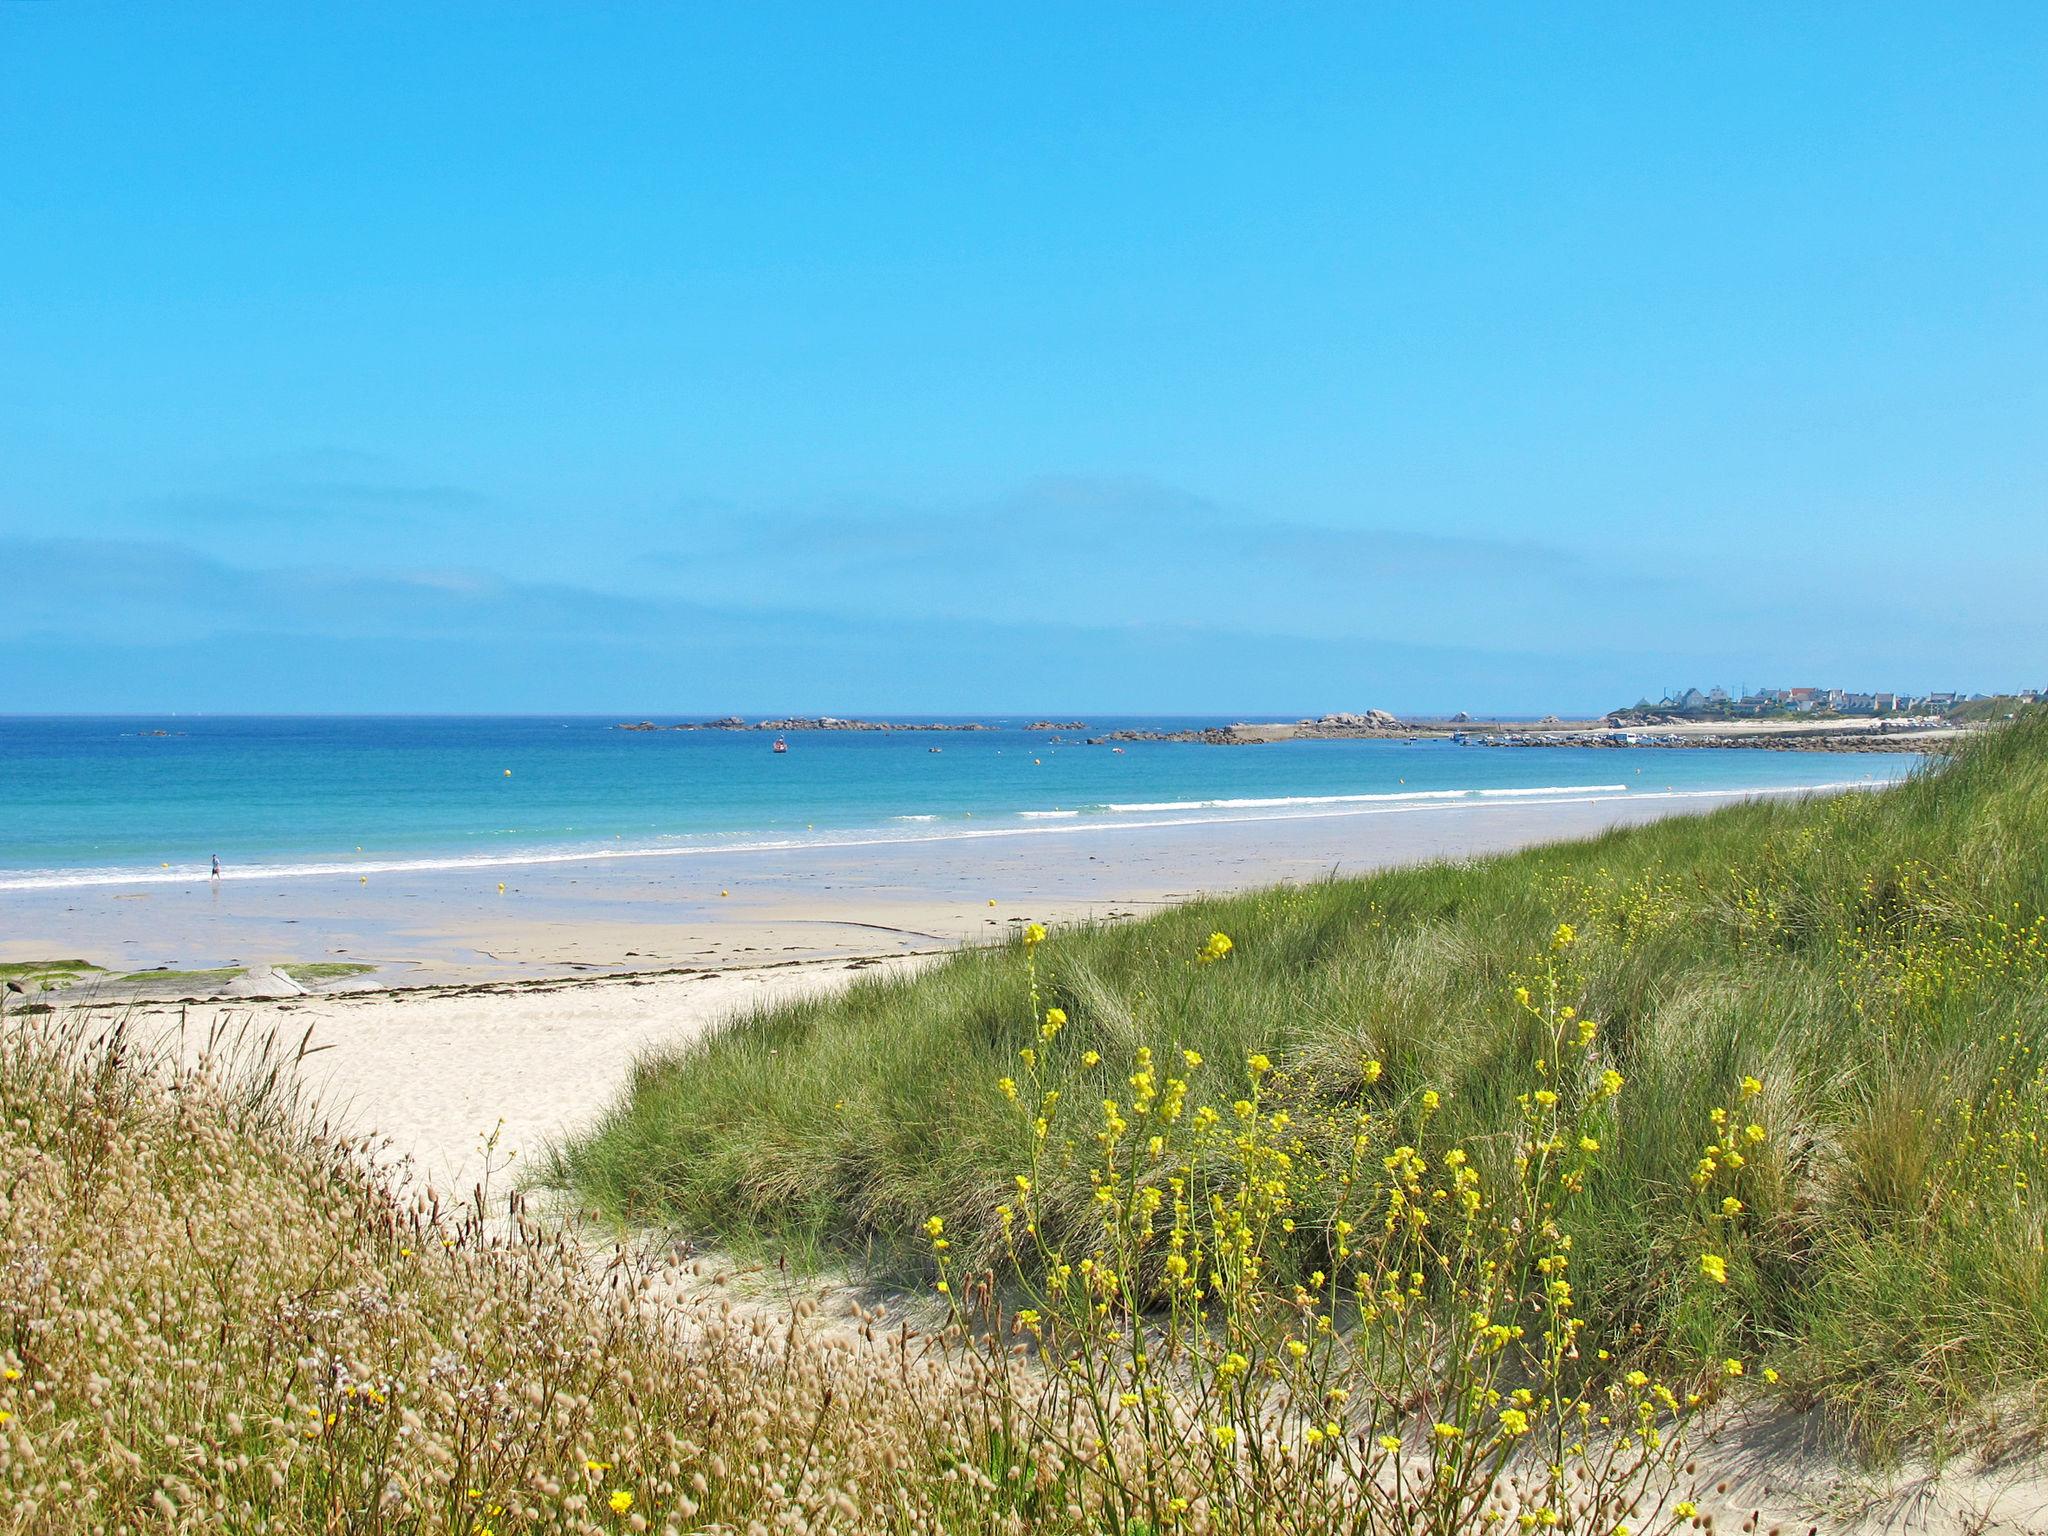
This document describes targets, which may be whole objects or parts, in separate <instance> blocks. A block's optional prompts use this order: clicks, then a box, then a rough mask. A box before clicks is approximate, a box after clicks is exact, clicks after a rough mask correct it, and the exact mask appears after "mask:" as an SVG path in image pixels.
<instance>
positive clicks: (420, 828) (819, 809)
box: [0, 716, 1918, 891]
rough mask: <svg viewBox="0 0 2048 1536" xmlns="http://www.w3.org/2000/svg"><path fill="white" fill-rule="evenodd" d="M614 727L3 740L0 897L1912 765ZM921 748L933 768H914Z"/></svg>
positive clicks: (52, 734)
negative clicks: (215, 874) (774, 741)
mask: <svg viewBox="0 0 2048 1536" xmlns="http://www.w3.org/2000/svg"><path fill="white" fill-rule="evenodd" d="M1026 723H1027V722H1008V723H1005V724H1004V725H1003V727H1002V728H1001V729H996V730H989V731H976V732H966V731H953V732H944V733H924V732H895V733H888V734H883V733H858V732H818V731H805V732H795V733H792V734H791V735H790V736H789V737H788V741H789V751H788V752H787V753H785V754H782V755H777V754H775V753H773V752H772V751H771V750H770V746H771V738H770V737H769V736H768V735H766V734H763V733H760V732H753V731H745V732H726V731H668V730H663V731H653V732H630V731H620V730H616V729H614V728H613V727H614V721H613V720H611V719H601V720H600V719H590V718H535V717H522V718H491V719H484V718H459V719H451V718H439V719H428V718H362V717H353V718H287V719H279V718H261V719H245V718H228V717H218V716H206V717H189V716H188V717H158V718H150V719H111V718H90V719H84V718H81V719H55V718H16V719H0V891H8V890H14V891H23V890H32V889H52V888H62V887H67V886H84V885H105V884H117V883H119V884H127V883H147V882H165V881H178V882H184V881H190V880H194V879H204V878H205V877H206V873H207V869H208V863H209V860H210V859H211V858H212V857H213V856H214V855H216V854H217V855H218V856H219V857H220V859H221V863H222V866H223V870H224V875H225V877H226V878H229V879H234V878H238V877H244V876H256V875H261V876H265V877H272V878H274V877H277V876H284V875H293V874H305V875H322V874H333V873H338V872H354V871H358V870H361V871H365V872H371V871H378V870H401V869H436V868H450V869H452V868H463V867H472V866H483V865H490V864H506V865H516V864H523V863H539V862H547V861H553V860H561V859H574V858H590V857H658V856H661V855H664V854H673V853H679V852H688V851H692V850H708V849H716V848H740V847H753V848H761V847H771V848H772V847H786V846H801V845H804V844H809V843H820V842H829V843H839V844H855V845H858V844H862V843H876V842H883V841H886V842H892V843H894V842H911V841H915V840H920V839H935V838H963V837H993V836H1002V837H1014V836H1032V835H1034V834H1039V833H1044V832H1050V831H1058V830H1063V829H1069V828H1073V827H1076V826H1086V825H1090V824H1103V823H1107V824H1115V825H1119V826H1130V825H1135V824H1144V823H1152V824H1163V825H1179V824H1185V823H1188V822H1191V821H1212V820H1243V819H1261V818H1276V817H1292V816H1304V815H1338V814H1352V813H1356V814H1369V813H1378V812H1384V811H1394V810H1398V809H1400V808H1401V807H1402V806H1404V805H1409V804H1417V805H1419V804H1428V805H1432V806H1435V807H1438V808H1444V807H1455V806H1458V805H1461V804H1463V805H1472V806H1479V805H1485V804H1488V803H1497V802H1498V800H1499V799H1500V798H1501V797H1504V796H1513V797H1516V798H1518V799H1522V800H1526V801H1531V802H1539V803H1540V802H1542V801H1545V800H1574V801H1578V800H1585V799H1589V798H1599V799H1604V798H1610V797H1621V796H1625V797H1629V798H1638V797H1644V796H1657V797H1674V796H1675V797H1683V796H1688V795H1701V794H1706V793H1714V792H1719V793H1725V792H1727V791H1730V790H1746V791H1756V792H1759V793H1782V792H1787V791H1791V790H1795V789H1798V788H1803V787H1820V786H1840V785H1851V784H1863V783H1874V782H1882V781H1885V780H1889V779H1893V778H1897V777H1899V776H1901V775H1903V774H1905V773H1909V772H1911V771H1912V770H1913V769H1914V768H1915V767H1916V766H1917V763H1918V759H1916V758H1912V757H1908V756H1903V755H1899V756H1894V755H1889V754H1844V755H1835V754H1825V753H1783V752H1762V751H1742V750H1711V749H1696V748H1688V749H1656V748H1633V749H1602V748H1569V747H1516V748H1508V747H1484V746H1479V745H1472V744H1455V743H1451V742H1447V741H1419V742H1413V743H1410V742H1403V741H1346V742H1301V743H1289V744H1278V745H1270V746H1247V747H1215V746H1205V745H1200V744H1195V743H1177V742H1132V743H1127V744H1123V750H1122V751H1120V752H1119V751H1113V750H1112V749H1111V748H1110V747H1109V746H1106V745H1098V746H1089V745H1084V744H1083V743H1082V742H1081V740H1079V739H1078V738H1079V736H1080V735H1082V734H1101V733H1104V732H1108V731H1111V730H1116V729H1119V728H1124V727H1143V728H1151V729H1181V728H1186V727H1189V726H1199V725H1206V724H1218V723H1221V722H1218V721H1201V720H1183V719H1171V720H1167V719H1133V718H1106V717H1105V718H1094V719H1090V720H1089V721H1088V722H1087V731H1086V732H1085V733H1074V732H1067V733H1062V735H1063V739H1059V740H1054V739H1052V733H1048V732H1045V731H1030V730H1026V729H1024V728H1023V726H1024V724H1026ZM934 747H936V748H938V749H939V750H937V751H933V750H931V749H932V748H934Z"/></svg>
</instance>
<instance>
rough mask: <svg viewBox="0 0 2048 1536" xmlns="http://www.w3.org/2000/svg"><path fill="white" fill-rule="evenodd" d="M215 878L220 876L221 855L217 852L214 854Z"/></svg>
mask: <svg viewBox="0 0 2048 1536" xmlns="http://www.w3.org/2000/svg"><path fill="white" fill-rule="evenodd" d="M213 878H214V879H216V880H218V879H219V878H220V855H219V854H217V853H216V854H215V855H214V856H213Z"/></svg>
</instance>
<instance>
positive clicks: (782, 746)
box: [773, 736, 789, 752]
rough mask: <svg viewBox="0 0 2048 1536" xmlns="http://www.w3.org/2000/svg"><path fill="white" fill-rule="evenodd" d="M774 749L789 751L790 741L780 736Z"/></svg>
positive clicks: (776, 739)
mask: <svg viewBox="0 0 2048 1536" xmlns="http://www.w3.org/2000/svg"><path fill="white" fill-rule="evenodd" d="M773 750H774V751H777V752H787V751H788V750H789V743H788V742H786V741H784V740H783V739H782V738H781V737H780V736H778V737H776V738H775V746H774V748H773Z"/></svg>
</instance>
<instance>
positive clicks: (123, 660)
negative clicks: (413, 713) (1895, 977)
mask: <svg viewBox="0 0 2048 1536" xmlns="http://www.w3.org/2000/svg"><path fill="white" fill-rule="evenodd" d="M2044 69H2048V10H2044V9H2043V8H2040V7H2036V6H2018V5H2015V6H2010V7H2001V6H1996V5H1983V6H1972V7H1964V8H1956V7H1935V6H1931V5H1930V6H1925V7H1918V8H1908V7H1895V6H1842V7H1823V6H1799V7H1766V6H1733V7H1712V8H1706V7H1667V6H1644V5H1639V4H1638V5H1615V6H1572V5H1529V6H1523V7H1515V6H1505V5H1503V6H1488V7H1455V8H1453V7H1442V6H1433V5H1415V6H1401V7H1387V6H1331V7H1317V6H1307V5H1302V6H1285V7H1280V6H1241V7H1222V6H1183V7H1105V6H1100V5H1075V6H1066V7H1063V6H1054V5H1041V6H1004V7H997V6H957V5H945V6H931V7H904V6H888V5H881V6H860V7H832V8H826V7H822V6H819V7H809V6H806V7H777V6H768V5H759V6H756V5H749V6H724V7H711V6H682V5H656V4H652V3H649V4H644V5H599V4H591V5H566V4H554V5H520V4H494V5H461V4H435V5H428V6H422V5H418V4H406V5H382V4H375V3H357V4H352V5H349V6H345V7H342V6H336V7H319V8H315V7H298V6H290V7H287V6H277V5H271V4H261V5H248V6H232V5H189V6H187V5H180V6H164V5H153V4H152V5H140V6H119V5H112V4H93V3H83V0H52V3H17V0H0V571H4V576H0V593H4V596H0V710H9V709H12V710H20V711H50V710H60V711H61V710H81V711H86V710H162V709H192V710H196V709H205V710H237V709H242V710H256V711H267V710H294V711H299V710H304V711H318V710H400V711H406V710H433V711H439V710H453V711H493V710H539V711H547V710H576V709H589V710H593V711H601V712H612V711H624V712H633V713H640V714H645V713H660V712H691V711H699V710H702V711H714V710H725V709H737V710H742V711H756V710H767V709H818V710H828V711H837V712H855V711H874V712H881V711H901V712H910V713H928V712H955V713H971V712H974V711H977V710H1009V709H1039V708H1045V709H1061V710H1077V711H1096V712H1107V711H1112V710H1132V711H1147V710H1156V711H1178V712H1202V713H1222V714H1241V713H1259V712H1269V711H1270V712H1274V713H1282V712H1290V713H1291V712H1299V711H1306V710H1320V709H1339V708H1346V709H1359V708H1366V707H1386V708H1393V709H1397V710H1411V711H1423V710H1452V709H1458V708H1466V709H1472V710H1474V711H1496V710H1501V711H1514V710H1531V711H1540V710H1543V709H1557V710H1560V711H1563V710H1578V709H1593V708H1605V707H1608V706H1611V705H1614V704H1618V703H1624V702H1629V701H1632V700H1633V699H1635V698H1636V697H1637V695H1639V694H1641V693H1644V692H1650V693H1652V694H1654V693H1655V692H1657V691H1659V690H1661V689H1662V688H1664V687H1666V686H1670V685H1674V684H1685V683H1699V684H1702V685H1704V684H1708V683H1713V682H1721V683H1724V684H1728V685H1731V686H1733V685H1736V684H1740V683H1745V682H1746V683H1749V684H1752V685H1754V684H1759V683H1765V682H1775V683H1780V684H1792V683H1801V682H1820V683H1839V684H1842V685H1845V686H1866V687H1872V686H1881V687H1901V688H1934V687H1964V688H1983V689H1992V688H1999V687H2010V686H2016V685H2021V684H2036V683H2041V682H2044V681H2048V603H2043V602H2042V600H2041V594H2042V593H2043V592H2044V591H2048V531H2044V530H2048V494H2044V493H2048V454H2044V448H2048V440H2044V439H2048V432H2044V427H2048V370H2044V368H2043V366H2042V360H2043V358H2044V357H2048V279H2044V274H2048V153H2044V148H2048V92H2044V91H2043V90H2042V89H2041V88H2040V82H2041V80H2042V78H2043V76H2044Z"/></svg>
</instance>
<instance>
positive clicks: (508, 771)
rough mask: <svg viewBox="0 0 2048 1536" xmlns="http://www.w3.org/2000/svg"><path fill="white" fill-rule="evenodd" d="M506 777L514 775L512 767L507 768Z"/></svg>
mask: <svg viewBox="0 0 2048 1536" xmlns="http://www.w3.org/2000/svg"><path fill="white" fill-rule="evenodd" d="M505 777H506V778H508V779H509V778H511V777H512V770H511V769H510V768H507V769H506V770H505Z"/></svg>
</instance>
